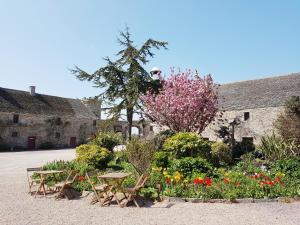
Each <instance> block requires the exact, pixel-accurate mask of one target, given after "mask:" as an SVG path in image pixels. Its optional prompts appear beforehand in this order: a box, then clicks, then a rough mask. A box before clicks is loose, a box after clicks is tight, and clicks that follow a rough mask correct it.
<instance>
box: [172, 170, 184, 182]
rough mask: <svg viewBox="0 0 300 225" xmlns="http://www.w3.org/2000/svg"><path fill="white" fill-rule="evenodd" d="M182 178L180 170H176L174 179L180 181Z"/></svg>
mask: <svg viewBox="0 0 300 225" xmlns="http://www.w3.org/2000/svg"><path fill="white" fill-rule="evenodd" d="M181 178H182V175H181V173H180V172H178V171H176V172H175V176H174V179H175V180H176V182H178V181H180V180H181Z"/></svg>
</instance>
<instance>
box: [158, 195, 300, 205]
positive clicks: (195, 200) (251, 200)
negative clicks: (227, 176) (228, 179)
mask: <svg viewBox="0 0 300 225" xmlns="http://www.w3.org/2000/svg"><path fill="white" fill-rule="evenodd" d="M162 200H165V201H168V202H176V203H184V202H190V203H227V204H228V203H267V202H283V203H291V202H295V201H300V197H295V198H289V197H278V198H262V199H255V198H241V199H236V200H228V199H202V198H180V197H169V196H163V197H162Z"/></svg>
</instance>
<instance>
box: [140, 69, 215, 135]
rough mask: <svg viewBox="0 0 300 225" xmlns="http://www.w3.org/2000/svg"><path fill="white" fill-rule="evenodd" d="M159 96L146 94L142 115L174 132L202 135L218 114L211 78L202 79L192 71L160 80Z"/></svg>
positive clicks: (150, 93) (174, 74)
mask: <svg viewBox="0 0 300 225" xmlns="http://www.w3.org/2000/svg"><path fill="white" fill-rule="evenodd" d="M160 80H161V82H162V88H161V90H160V91H159V93H157V94H156V93H154V92H153V91H148V92H147V93H146V95H144V96H142V97H141V99H142V101H143V103H144V106H145V108H146V109H145V114H146V115H147V116H148V117H149V118H151V119H152V120H154V121H155V122H157V123H158V124H159V125H161V126H168V127H169V128H170V129H171V130H173V131H176V132H178V131H186V132H190V131H193V132H198V133H200V132H202V131H203V130H204V128H205V127H206V126H207V125H208V124H209V123H210V122H211V121H212V120H213V119H214V117H215V115H216V113H217V93H216V88H215V86H216V85H215V84H214V82H213V80H212V78H211V76H210V75H208V76H204V77H203V78H201V77H200V76H199V75H198V73H197V72H195V73H193V72H192V71H191V70H188V71H186V72H179V73H174V71H172V74H171V76H170V77H169V78H168V79H163V78H160Z"/></svg>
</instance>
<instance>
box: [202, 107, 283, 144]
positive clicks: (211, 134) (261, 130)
mask: <svg viewBox="0 0 300 225" xmlns="http://www.w3.org/2000/svg"><path fill="white" fill-rule="evenodd" d="M282 111H283V107H268V108H256V109H244V110H239V111H225V112H224V113H223V116H222V119H223V120H227V121H229V122H230V121H232V120H233V119H234V118H238V119H239V120H240V125H238V126H236V127H235V132H234V133H235V139H236V140H237V141H241V140H242V138H243V137H252V138H253V142H254V144H259V143H260V138H261V137H262V136H263V135H266V134H272V132H273V123H274V121H275V120H276V118H277V116H278V115H279V113H280V112H282ZM245 112H249V113H250V117H249V119H247V120H246V121H245V120H244V113H245ZM218 118H220V117H217V118H216V120H215V122H213V123H211V124H210V125H209V126H208V127H206V129H205V130H204V131H203V132H202V136H203V137H206V138H209V140H211V141H220V139H219V138H218V137H217V135H216V133H215V130H218V129H219V127H220V126H221V125H222V124H221V123H218V122H217V119H218ZM224 125H228V123H227V124H226V122H225V123H224Z"/></svg>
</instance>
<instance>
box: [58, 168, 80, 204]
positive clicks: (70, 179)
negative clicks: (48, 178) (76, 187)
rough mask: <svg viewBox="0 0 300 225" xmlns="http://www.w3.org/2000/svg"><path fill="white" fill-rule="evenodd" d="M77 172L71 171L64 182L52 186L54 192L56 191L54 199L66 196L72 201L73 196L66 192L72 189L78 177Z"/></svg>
mask: <svg viewBox="0 0 300 225" xmlns="http://www.w3.org/2000/svg"><path fill="white" fill-rule="evenodd" d="M78 175H79V174H78V171H75V170H71V171H70V172H69V174H68V176H67V178H66V180H65V181H62V182H59V183H56V184H54V187H55V190H56V191H58V194H57V196H56V197H55V198H56V199H60V198H63V197H64V196H66V197H67V198H68V199H72V198H73V197H74V196H73V195H72V193H69V192H67V191H66V190H67V189H68V190H70V189H72V184H73V183H74V182H75V180H76V178H77V177H78Z"/></svg>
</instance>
